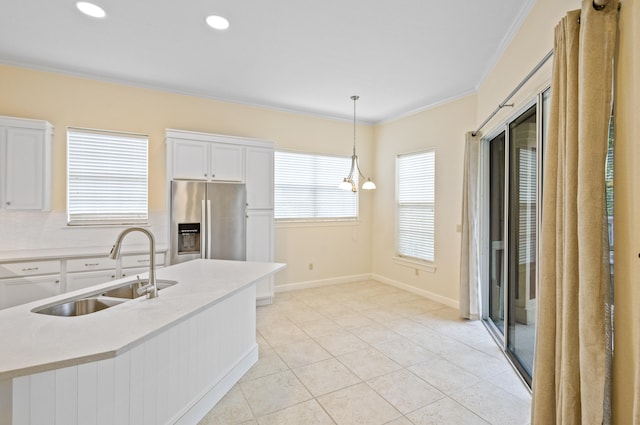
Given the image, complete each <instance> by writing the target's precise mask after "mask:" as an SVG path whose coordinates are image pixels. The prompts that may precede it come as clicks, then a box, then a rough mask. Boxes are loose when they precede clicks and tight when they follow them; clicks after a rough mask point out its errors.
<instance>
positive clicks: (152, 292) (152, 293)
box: [109, 227, 158, 298]
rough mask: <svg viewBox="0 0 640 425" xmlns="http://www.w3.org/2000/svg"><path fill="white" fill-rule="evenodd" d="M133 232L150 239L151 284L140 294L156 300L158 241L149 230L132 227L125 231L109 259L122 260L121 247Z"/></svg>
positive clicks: (112, 249)
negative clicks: (156, 253)
mask: <svg viewBox="0 0 640 425" xmlns="http://www.w3.org/2000/svg"><path fill="white" fill-rule="evenodd" d="M131 232H142V233H144V234H145V235H147V237H148V238H149V282H148V283H147V284H146V285H144V286H141V287H140V288H138V294H139V295H142V294H147V298H156V297H157V296H158V285H157V284H156V261H155V251H156V241H155V238H154V237H153V233H151V232H150V231H148V230H147V229H143V228H142V227H130V228H128V229H124V230H123V231H122V232H121V233H120V234H119V235H118V239H116V243H115V244H113V248H111V252H110V253H109V258H111V259H112V260H117V259H118V258H120V247H121V246H122V240H123V239H124V237H125V236H126V235H128V234H129V233H131Z"/></svg>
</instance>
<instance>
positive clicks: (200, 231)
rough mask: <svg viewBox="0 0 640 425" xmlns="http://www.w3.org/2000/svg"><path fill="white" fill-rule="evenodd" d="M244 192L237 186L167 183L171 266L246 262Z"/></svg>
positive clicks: (197, 182)
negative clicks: (198, 261) (211, 260)
mask: <svg viewBox="0 0 640 425" xmlns="http://www.w3.org/2000/svg"><path fill="white" fill-rule="evenodd" d="M246 198H247V191H246V187H245V185H244V184H241V183H207V182H199V181H181V180H174V181H172V182H171V256H170V261H171V264H176V263H182V262H185V261H189V260H194V259H196V258H216V259H221V260H245V259H246V248H245V241H246V206H247V200H246Z"/></svg>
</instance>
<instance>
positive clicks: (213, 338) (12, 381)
mask: <svg viewBox="0 0 640 425" xmlns="http://www.w3.org/2000/svg"><path fill="white" fill-rule="evenodd" d="M283 267H284V264H276V263H257V262H241V261H222V260H195V261H191V262H187V263H182V264H178V265H173V266H169V267H166V268H162V269H159V270H157V277H158V279H167V280H175V281H177V282H178V283H177V284H176V285H174V286H171V287H168V288H166V289H163V290H161V291H160V292H159V296H158V298H153V299H146V298H145V297H140V298H136V299H133V300H127V301H125V302H123V303H121V304H119V305H115V306H113V307H110V308H107V309H105V310H102V311H98V312H96V313H91V314H87V315H82V316H73V317H60V316H50V315H45V314H39V313H34V312H32V310H33V309H37V308H38V307H41V306H45V305H49V304H52V303H56V302H60V301H64V300H67V299H71V298H74V297H77V296H78V295H80V294H84V293H96V292H97V291H102V290H106V289H109V288H112V287H116V286H119V285H121V284H122V283H123V282H126V281H128V280H130V278H127V279H120V280H118V281H112V282H109V283H105V284H102V285H97V286H94V287H91V288H87V289H83V290H78V291H75V292H70V293H65V294H62V295H58V296H55V297H52V298H48V299H46V300H40V301H35V302H32V303H29V304H23V305H20V306H16V307H13V308H9V309H6V310H2V311H0V424H3V425H4V424H12V425H23V424H31V425H36V424H59V425H90V424H96V425H98V424H117V425H127V424H130V425H141V424H153V425H156V424H195V423H197V422H198V420H200V419H201V418H202V417H203V416H204V415H205V414H206V413H207V412H208V411H209V410H210V409H211V408H212V407H213V406H214V405H215V404H216V403H217V402H218V401H219V400H220V399H221V398H222V396H224V394H226V392H227V391H228V390H229V389H230V388H231V387H232V386H233V385H234V384H235V383H236V382H237V381H238V380H239V379H240V377H241V376H242V375H243V374H244V373H245V372H246V371H247V370H248V369H249V368H250V367H251V366H252V365H253V364H254V363H255V362H256V361H257V359H258V347H257V344H256V316H255V309H256V307H255V282H256V281H258V280H259V279H261V278H263V277H264V276H268V275H270V274H272V273H275V272H276V271H278V270H280V269H281V268H283ZM140 277H141V278H144V277H146V276H145V275H140Z"/></svg>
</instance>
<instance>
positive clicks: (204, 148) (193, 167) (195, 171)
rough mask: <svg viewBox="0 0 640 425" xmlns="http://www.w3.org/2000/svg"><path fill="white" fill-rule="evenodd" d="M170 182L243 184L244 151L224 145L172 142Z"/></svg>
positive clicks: (183, 141)
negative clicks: (175, 180) (190, 181)
mask: <svg viewBox="0 0 640 425" xmlns="http://www.w3.org/2000/svg"><path fill="white" fill-rule="evenodd" d="M172 161H173V167H172V175H173V178H174V179H188V180H205V181H236V182H241V181H244V147H243V146H237V145H232V144H227V143H214V142H202V141H193V140H183V139H174V140H172Z"/></svg>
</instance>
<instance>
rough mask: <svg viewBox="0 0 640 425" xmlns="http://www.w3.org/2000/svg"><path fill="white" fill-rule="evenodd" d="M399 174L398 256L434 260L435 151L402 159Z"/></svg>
mask: <svg viewBox="0 0 640 425" xmlns="http://www.w3.org/2000/svg"><path fill="white" fill-rule="evenodd" d="M396 170H397V210H398V211H397V235H398V236H397V237H398V255H399V256H401V257H409V258H415V259H418V260H424V261H434V257H435V250H434V246H435V206H436V200H435V151H433V150H429V151H423V152H417V153H411V154H406V155H399V156H398V157H397V160H396Z"/></svg>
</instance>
